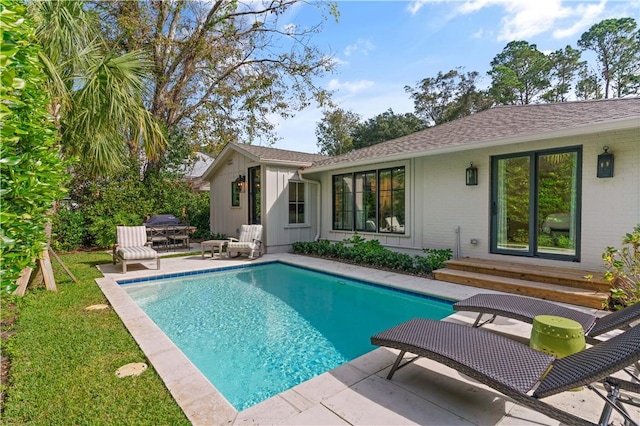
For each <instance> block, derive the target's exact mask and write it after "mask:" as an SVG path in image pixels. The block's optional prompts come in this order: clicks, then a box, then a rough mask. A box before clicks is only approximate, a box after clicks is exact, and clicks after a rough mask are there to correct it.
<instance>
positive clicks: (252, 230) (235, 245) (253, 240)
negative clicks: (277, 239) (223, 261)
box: [227, 225, 262, 259]
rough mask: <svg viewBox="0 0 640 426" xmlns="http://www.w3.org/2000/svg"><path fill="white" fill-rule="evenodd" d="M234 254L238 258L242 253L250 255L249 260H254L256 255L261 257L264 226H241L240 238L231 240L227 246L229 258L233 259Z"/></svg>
mask: <svg viewBox="0 0 640 426" xmlns="http://www.w3.org/2000/svg"><path fill="white" fill-rule="evenodd" d="M232 253H235V255H236V256H237V255H239V254H240V253H249V259H253V258H254V255H255V254H256V253H257V254H258V255H260V256H261V255H262V225H242V226H240V235H239V236H238V238H233V237H231V238H229V244H227V256H229V257H232V256H231V254H232ZM233 257H235V256H233Z"/></svg>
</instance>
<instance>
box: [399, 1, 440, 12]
mask: <svg viewBox="0 0 640 426" xmlns="http://www.w3.org/2000/svg"><path fill="white" fill-rule="evenodd" d="M443 1H446V0H411V1H410V2H409V4H408V5H407V10H408V11H409V13H410V14H412V15H415V14H416V13H418V12H419V11H420V9H422V8H423V7H424V6H425V5H426V4H428V3H442V2H443Z"/></svg>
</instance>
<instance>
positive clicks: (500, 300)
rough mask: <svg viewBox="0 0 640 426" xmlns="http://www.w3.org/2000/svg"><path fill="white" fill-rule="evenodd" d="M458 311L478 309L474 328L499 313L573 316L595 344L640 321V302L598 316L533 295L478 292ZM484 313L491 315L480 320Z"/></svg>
mask: <svg viewBox="0 0 640 426" xmlns="http://www.w3.org/2000/svg"><path fill="white" fill-rule="evenodd" d="M453 309H454V310H456V311H471V312H478V317H477V318H476V321H475V323H474V324H473V326H474V327H481V326H483V325H485V324H487V323H491V322H493V320H494V319H495V318H496V316H498V315H499V316H503V317H507V318H513V319H517V320H520V321H523V322H528V323H530V324H531V323H532V322H533V319H534V318H535V317H536V316H537V315H555V316H559V317H564V318H569V319H572V320H574V321H577V322H578V323H580V325H582V328H583V329H584V332H585V339H586V340H587V342H589V343H591V344H595V343H598V342H599V341H600V340H599V339H597V338H596V337H598V336H600V335H602V334H604V333H606V332H608V331H611V330H615V329H618V328H623V327H626V326H628V325H629V324H631V323H632V322H634V321H636V320H640V303H636V304H633V305H631V306H628V307H626V308H624V309H621V310H619V311H616V312H613V313H610V314H608V315H605V316H603V317H600V318H599V317H597V316H595V315H593V314H588V313H585V312H582V311H579V310H577V309H572V308H566V307H564V306H560V305H558V304H555V303H551V302H546V301H544V300H541V299H534V298H532V297H524V296H514V295H510V294H486V293H481V294H476V295H475V296H472V297H470V298H468V299H464V300H461V301H459V302H456V303H455V304H454V305H453ZM484 314H490V315H492V317H491V318H489V319H487V320H485V321H483V322H480V321H481V319H482V316H483V315H484Z"/></svg>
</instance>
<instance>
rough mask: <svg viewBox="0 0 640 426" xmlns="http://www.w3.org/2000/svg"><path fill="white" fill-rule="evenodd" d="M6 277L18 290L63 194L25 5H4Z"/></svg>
mask: <svg viewBox="0 0 640 426" xmlns="http://www.w3.org/2000/svg"><path fill="white" fill-rule="evenodd" d="M0 10H1V13H0V24H1V26H2V54H1V55H0V58H1V60H0V76H1V80H2V82H1V83H0V122H1V123H2V125H1V126H0V140H1V141H2V142H1V143H0V164H2V167H1V168H0V195H1V197H2V199H1V201H0V204H1V205H2V212H1V214H0V277H1V285H2V290H3V291H7V292H12V291H13V290H14V289H15V288H16V280H17V278H18V276H19V275H20V272H21V271H22V270H23V269H24V268H25V267H27V266H33V264H34V259H36V258H37V257H38V256H39V255H40V254H41V252H42V250H43V248H44V247H45V243H46V241H47V236H46V234H45V231H44V228H45V224H46V222H47V221H48V217H47V212H48V211H49V210H50V209H51V208H52V207H53V202H54V201H55V200H57V199H58V198H59V197H60V196H62V194H63V190H62V187H63V183H64V181H65V173H64V168H65V166H64V164H63V163H62V161H61V160H60V158H59V156H58V152H59V146H58V139H57V136H58V135H57V133H56V129H55V126H54V125H53V119H52V117H51V116H50V114H49V113H48V112H47V111H48V110H47V106H48V105H49V104H50V100H49V99H47V96H46V94H45V93H46V91H45V90H43V85H44V84H45V82H46V77H45V74H44V73H43V71H42V70H43V65H42V63H41V62H40V58H39V54H40V47H39V46H38V45H37V44H36V40H35V35H34V34H35V31H34V27H33V24H32V23H31V21H30V20H29V19H28V18H27V17H26V8H25V6H24V4H22V2H20V1H12V0H3V1H2V4H1V5H0Z"/></svg>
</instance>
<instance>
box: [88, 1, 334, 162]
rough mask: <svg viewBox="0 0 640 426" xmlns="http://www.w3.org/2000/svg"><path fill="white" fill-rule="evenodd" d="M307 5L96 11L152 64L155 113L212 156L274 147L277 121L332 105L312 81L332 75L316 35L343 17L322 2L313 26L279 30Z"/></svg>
mask: <svg viewBox="0 0 640 426" xmlns="http://www.w3.org/2000/svg"><path fill="white" fill-rule="evenodd" d="M301 2H302V0H273V1H269V2H249V3H245V2H241V1H235V0H217V1H211V2H192V1H180V0H179V1H172V2H168V1H152V2H148V1H129V0H126V1H125V0H120V1H111V2H96V3H95V7H96V8H97V9H98V10H99V11H100V12H101V14H102V16H103V23H104V31H105V32H106V33H107V34H109V37H110V39H111V42H112V43H113V45H115V46H116V47H117V48H119V49H122V50H124V51H132V50H137V49H140V50H143V51H144V52H146V54H147V55H148V58H149V60H150V61H151V63H152V64H153V70H152V73H151V75H150V79H149V81H148V83H149V84H150V91H149V93H150V95H149V97H148V98H147V99H146V102H147V105H148V107H149V110H150V111H151V113H152V114H153V115H154V116H155V117H156V118H157V119H158V120H160V121H161V122H162V123H163V124H164V125H165V126H166V127H167V128H168V129H176V128H177V129H180V132H182V133H183V134H185V136H186V137H188V138H189V139H190V140H192V141H194V143H195V144H196V145H198V146H200V147H201V149H202V147H204V150H205V151H210V152H216V151H218V150H219V149H221V147H222V146H224V144H225V143H227V142H229V141H235V142H247V143H251V142H254V141H258V140H264V141H272V140H273V139H274V134H273V129H274V127H273V126H274V125H273V122H274V120H273V117H274V116H282V117H290V116H291V114H293V113H294V112H295V111H298V110H300V109H302V108H304V107H306V106H308V105H309V104H310V103H311V102H317V103H318V104H320V105H323V104H324V103H325V102H326V101H327V99H328V93H327V92H326V91H325V90H324V89H322V88H321V87H318V86H317V85H316V83H315V79H316V78H317V77H319V76H322V75H324V74H325V73H327V72H329V71H331V70H332V68H333V61H332V59H331V58H330V57H329V56H328V55H326V54H325V53H324V52H322V51H321V50H320V49H318V48H317V47H315V46H314V45H313V44H312V36H313V35H314V34H315V33H318V32H319V31H320V30H321V28H322V21H323V20H325V19H327V17H329V16H333V17H337V9H336V6H335V4H333V3H331V2H316V3H314V5H316V6H317V7H318V8H319V14H320V16H319V18H318V21H319V22H318V23H317V24H316V25H315V26H311V27H303V26H297V25H287V26H283V22H282V18H283V17H284V16H286V13H287V12H288V11H289V10H290V9H292V8H293V7H295V6H296V5H297V4H298V3H301ZM287 24H288V22H287Z"/></svg>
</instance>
